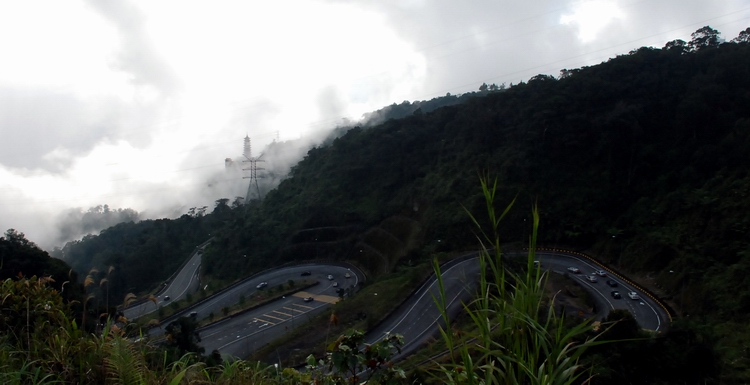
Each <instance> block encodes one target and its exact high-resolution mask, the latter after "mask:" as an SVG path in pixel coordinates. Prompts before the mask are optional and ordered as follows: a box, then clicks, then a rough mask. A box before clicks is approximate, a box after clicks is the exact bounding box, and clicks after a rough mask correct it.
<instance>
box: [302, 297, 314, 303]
mask: <svg viewBox="0 0 750 385" xmlns="http://www.w3.org/2000/svg"><path fill="white" fill-rule="evenodd" d="M303 301H305V302H312V301H313V297H305V299H303Z"/></svg>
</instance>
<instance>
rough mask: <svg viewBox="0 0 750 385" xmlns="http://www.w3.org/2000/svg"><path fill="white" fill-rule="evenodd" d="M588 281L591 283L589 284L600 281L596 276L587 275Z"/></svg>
mask: <svg viewBox="0 0 750 385" xmlns="http://www.w3.org/2000/svg"><path fill="white" fill-rule="evenodd" d="M586 280H587V281H589V282H596V281H598V279H597V278H596V276H595V275H587V276H586Z"/></svg>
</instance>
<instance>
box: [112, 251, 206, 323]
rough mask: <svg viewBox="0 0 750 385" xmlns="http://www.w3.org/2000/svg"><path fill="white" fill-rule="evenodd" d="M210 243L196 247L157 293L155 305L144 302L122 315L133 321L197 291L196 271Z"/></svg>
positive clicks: (124, 310)
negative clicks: (204, 250)
mask: <svg viewBox="0 0 750 385" xmlns="http://www.w3.org/2000/svg"><path fill="white" fill-rule="evenodd" d="M209 242H210V241H206V242H204V243H203V244H201V245H200V246H197V247H196V248H195V250H194V251H193V253H192V254H190V257H189V258H188V261H187V262H186V263H185V264H184V265H182V268H181V269H180V270H178V272H177V274H176V275H175V276H174V278H173V279H171V280H170V281H169V282H168V283H167V285H166V286H165V287H164V288H163V289H162V290H160V291H159V293H158V294H157V296H156V303H153V302H152V301H145V302H141V303H139V304H136V305H133V306H131V307H128V308H126V309H123V311H122V312H123V314H124V315H125V318H127V319H135V318H138V317H141V316H144V315H146V314H150V313H153V312H155V311H157V310H159V307H162V306H166V305H169V303H170V302H171V301H179V300H181V299H183V298H185V297H186V296H187V295H188V293H194V292H195V291H197V290H198V287H199V285H200V282H199V280H198V269H199V268H200V265H201V256H202V255H203V249H204V248H205V247H206V245H208V243H209Z"/></svg>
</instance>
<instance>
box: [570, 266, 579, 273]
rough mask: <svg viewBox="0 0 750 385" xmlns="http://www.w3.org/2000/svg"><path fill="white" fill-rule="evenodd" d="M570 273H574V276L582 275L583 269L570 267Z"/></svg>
mask: <svg viewBox="0 0 750 385" xmlns="http://www.w3.org/2000/svg"><path fill="white" fill-rule="evenodd" d="M568 271H569V272H571V273H573V274H581V269H579V268H577V267H569V268H568Z"/></svg>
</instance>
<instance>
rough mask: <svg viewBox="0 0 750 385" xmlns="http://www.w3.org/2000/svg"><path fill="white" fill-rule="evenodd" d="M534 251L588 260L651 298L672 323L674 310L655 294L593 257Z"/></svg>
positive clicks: (547, 249)
mask: <svg viewBox="0 0 750 385" xmlns="http://www.w3.org/2000/svg"><path fill="white" fill-rule="evenodd" d="M536 251H542V252H544V251H551V252H555V253H560V254H569V255H575V256H578V257H583V258H586V259H587V260H589V261H591V262H592V263H594V264H596V265H598V266H599V267H601V268H602V269H604V270H606V271H607V272H609V273H610V274H613V275H614V276H616V277H617V278H620V279H621V280H623V281H625V282H627V283H628V284H630V285H632V286H633V287H635V288H637V289H638V290H640V291H642V292H643V293H645V294H646V295H647V296H649V298H651V299H652V300H653V301H654V302H656V304H658V305H659V306H661V308H662V309H664V312H666V313H667V317H669V322H672V318H673V315H675V313H674V310H673V309H672V308H671V307H670V306H669V305H667V304H666V303H664V302H662V300H661V299H659V297H657V296H656V294H654V293H652V292H651V291H650V290H648V289H646V288H645V287H643V286H641V285H639V284H637V283H635V282H633V281H631V280H630V279H628V278H626V277H625V276H624V275H622V274H621V273H620V272H618V271H616V270H615V269H613V268H611V267H609V266H606V265H605V264H604V263H602V262H600V261H598V260H597V259H596V258H594V257H592V256H590V255H587V254H584V253H581V252H577V251H570V250H564V249H557V248H548V247H537V248H536Z"/></svg>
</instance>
